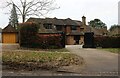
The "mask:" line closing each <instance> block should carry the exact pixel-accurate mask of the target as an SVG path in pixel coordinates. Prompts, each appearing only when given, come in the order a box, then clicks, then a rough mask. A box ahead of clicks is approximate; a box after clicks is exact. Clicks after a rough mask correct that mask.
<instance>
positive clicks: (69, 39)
mask: <svg viewBox="0 0 120 78" xmlns="http://www.w3.org/2000/svg"><path fill="white" fill-rule="evenodd" d="M66 44H67V45H74V44H75V40H74V36H66Z"/></svg>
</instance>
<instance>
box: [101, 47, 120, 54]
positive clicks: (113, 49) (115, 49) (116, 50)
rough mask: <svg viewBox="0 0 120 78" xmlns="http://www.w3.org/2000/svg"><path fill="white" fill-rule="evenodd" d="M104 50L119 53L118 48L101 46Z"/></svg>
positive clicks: (119, 49)
mask: <svg viewBox="0 0 120 78" xmlns="http://www.w3.org/2000/svg"><path fill="white" fill-rule="evenodd" d="M103 50H105V51H109V52H112V53H120V48H103Z"/></svg>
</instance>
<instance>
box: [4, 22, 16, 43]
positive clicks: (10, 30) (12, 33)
mask: <svg viewBox="0 0 120 78" xmlns="http://www.w3.org/2000/svg"><path fill="white" fill-rule="evenodd" d="M17 42H18V31H17V30H16V29H15V28H14V27H12V26H11V25H10V24H8V25H7V26H6V27H5V28H4V29H3V30H2V43H17Z"/></svg>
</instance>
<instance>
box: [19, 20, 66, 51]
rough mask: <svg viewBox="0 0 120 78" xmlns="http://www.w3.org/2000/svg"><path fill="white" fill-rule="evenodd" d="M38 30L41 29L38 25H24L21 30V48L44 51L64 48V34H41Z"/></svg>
mask: <svg viewBox="0 0 120 78" xmlns="http://www.w3.org/2000/svg"><path fill="white" fill-rule="evenodd" d="M38 30H39V27H38V25H37V24H36V23H31V22H28V23H23V24H22V27H21V28H20V46H22V47H28V48H42V49H54V48H64V47H63V45H62V43H64V42H62V40H63V38H62V36H63V35H62V34H60V33H55V34H50V33H44V34H39V33H38Z"/></svg>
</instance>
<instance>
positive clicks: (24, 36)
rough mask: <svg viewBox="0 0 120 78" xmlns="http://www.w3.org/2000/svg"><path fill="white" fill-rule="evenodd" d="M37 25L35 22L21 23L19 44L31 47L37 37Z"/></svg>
mask: <svg viewBox="0 0 120 78" xmlns="http://www.w3.org/2000/svg"><path fill="white" fill-rule="evenodd" d="M38 29H39V27H38V25H37V24H36V23H31V22H27V23H23V24H22V26H21V28H20V46H23V47H33V46H35V43H34V40H36V39H37V36H36V35H37V33H38Z"/></svg>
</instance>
